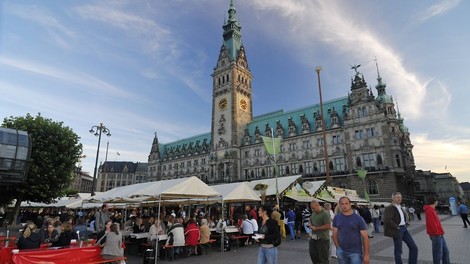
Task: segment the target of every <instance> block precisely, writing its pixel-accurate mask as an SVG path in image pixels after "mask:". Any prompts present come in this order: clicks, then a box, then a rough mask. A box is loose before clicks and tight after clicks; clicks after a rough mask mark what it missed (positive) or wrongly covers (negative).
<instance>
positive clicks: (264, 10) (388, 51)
mask: <svg viewBox="0 0 470 264" xmlns="http://www.w3.org/2000/svg"><path fill="white" fill-rule="evenodd" d="M229 3H230V1H229V0H223V1H221V0H173V1H167V0H155V1H150V0H148V1H143V0H142V1H141V0H128V1H125V0H123V1H104V0H103V1H59V0H48V1H33V0H30V1H27V0H26V1H12V0H11V1H9V0H5V1H1V2H0V94H1V95H0V117H1V118H2V119H3V118H4V117H9V116H24V115H26V113H31V114H32V115H36V114H37V113H38V112H40V113H41V114H42V115H43V116H45V117H48V118H51V119H53V120H57V121H63V122H64V124H65V125H66V126H69V127H71V128H72V129H73V130H74V131H75V132H76V133H77V134H78V135H79V136H80V137H81V142H82V143H83V145H84V154H85V155H86V156H87V157H86V158H84V159H83V160H82V166H83V170H85V171H89V172H90V173H92V172H93V167H94V161H95V157H96V147H97V138H96V137H95V136H93V135H92V134H90V133H89V132H88V131H89V129H90V128H91V126H93V125H99V123H100V122H103V123H104V124H105V125H106V126H107V127H108V128H109V129H110V130H111V133H112V136H111V137H110V138H103V139H102V145H101V152H100V161H104V156H105V149H106V142H108V141H109V154H108V160H111V161H114V160H128V161H135V162H136V161H140V162H146V161H147V156H148V154H149V151H150V147H151V143H152V140H153V136H154V133H155V132H157V133H158V137H159V140H160V142H162V143H168V142H172V141H175V140H178V139H182V138H185V137H189V136H194V135H198V134H202V133H206V132H209V131H210V126H211V124H210V121H211V95H212V79H211V77H210V74H211V73H212V70H213V67H214V66H215V64H216V60H217V57H218V54H219V50H220V47H221V44H222V24H223V21H224V17H228V15H227V10H228V8H229ZM234 3H235V7H236V10H237V17H238V19H239V20H240V23H241V26H242V40H243V43H244V46H245V49H246V52H247V58H248V63H249V66H250V68H251V71H252V74H253V76H254V79H253V84H252V86H253V110H254V114H255V115H259V114H264V113H267V112H271V111H275V110H279V109H284V110H293V109H297V108H300V107H304V106H307V105H312V104H316V103H318V102H319V99H318V87H317V79H316V73H315V70H314V69H315V67H316V66H317V65H321V66H322V68H323V70H322V72H321V79H322V88H323V98H324V100H325V101H326V100H329V99H334V98H337V97H342V96H346V95H347V93H348V91H349V89H350V78H351V77H352V76H353V74H354V72H353V71H352V70H351V69H350V65H353V64H361V65H362V66H361V67H360V68H359V70H360V71H361V72H362V73H363V74H364V76H365V79H366V81H367V82H368V84H369V85H372V86H375V84H376V83H377V81H376V78H377V74H376V68H375V61H374V59H375V58H377V60H378V64H379V67H380V74H381V76H382V78H383V81H384V82H385V83H386V84H387V93H388V94H390V95H392V96H393V98H394V99H395V100H396V101H397V102H398V106H399V110H400V112H401V113H402V117H404V118H405V124H406V125H407V126H408V128H409V129H410V132H411V140H412V143H413V144H414V150H413V153H414V156H415V161H416V165H417V169H423V170H432V171H435V172H446V171H447V172H450V173H452V174H453V175H454V176H456V177H457V178H458V179H459V180H460V181H470V165H469V164H470V162H469V159H470V122H469V117H468V113H469V112H470V111H469V110H470V107H469V102H470V93H469V92H468V83H469V80H468V69H470V49H469V48H468V47H469V44H470V31H469V30H468V29H467V27H468V24H469V23H470V18H469V17H468V12H469V11H470V2H469V1H459V0H448V1H392V0H387V1H373V0H362V1H355V0H351V1H313V0H256V1H252V0H235V1H234ZM374 93H375V94H377V93H376V91H375V89H374ZM117 152H119V154H120V155H119V156H118V155H117Z"/></svg>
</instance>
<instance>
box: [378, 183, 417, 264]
mask: <svg viewBox="0 0 470 264" xmlns="http://www.w3.org/2000/svg"><path fill="white" fill-rule="evenodd" d="M401 199H402V197H401V193H399V192H395V193H393V194H392V204H390V205H389V206H387V207H386V208H385V211H384V217H383V221H384V235H385V236H388V237H391V238H393V244H394V247H395V252H394V255H395V263H396V264H402V263H403V261H402V259H401V253H402V247H403V243H402V242H405V244H406V245H407V246H408V249H409V257H408V263H410V264H416V263H417V262H418V247H417V246H416V244H415V241H414V240H413V238H412V237H411V234H410V233H409V232H408V229H407V228H406V226H407V225H408V217H407V215H406V212H405V211H403V209H402V208H401Z"/></svg>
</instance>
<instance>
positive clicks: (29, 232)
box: [17, 223, 41, 249]
mask: <svg viewBox="0 0 470 264" xmlns="http://www.w3.org/2000/svg"><path fill="white" fill-rule="evenodd" d="M35 230H36V225H35V224H34V223H29V224H28V225H27V226H26V228H25V229H24V231H23V234H22V235H21V236H20V238H19V240H18V243H17V246H18V249H32V248H39V246H40V245H41V236H40V235H39V234H38V233H36V231H35Z"/></svg>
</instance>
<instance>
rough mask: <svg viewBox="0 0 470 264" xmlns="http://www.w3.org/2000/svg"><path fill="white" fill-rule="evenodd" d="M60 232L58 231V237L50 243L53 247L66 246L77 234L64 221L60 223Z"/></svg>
mask: <svg viewBox="0 0 470 264" xmlns="http://www.w3.org/2000/svg"><path fill="white" fill-rule="evenodd" d="M61 228H62V232H60V235H59V239H58V240H57V241H55V242H53V243H52V245H51V246H53V247H67V246H70V241H71V240H72V239H77V234H74V233H73V232H72V225H71V224H70V222H68V221H66V222H63V223H62V226H61Z"/></svg>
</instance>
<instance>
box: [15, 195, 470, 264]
mask: <svg viewBox="0 0 470 264" xmlns="http://www.w3.org/2000/svg"><path fill="white" fill-rule="evenodd" d="M391 198H392V199H391V204H390V205H388V206H385V205H380V206H379V205H373V206H372V205H368V204H364V205H357V204H353V203H352V202H351V201H350V199H349V198H348V197H341V198H340V199H339V201H338V203H337V204H330V203H327V202H326V203H320V202H319V201H312V202H311V203H310V204H309V206H291V205H287V206H286V207H285V208H284V210H282V209H281V208H280V207H279V205H275V206H273V207H271V206H269V207H268V206H264V205H262V206H254V205H252V206H246V207H244V209H242V210H240V208H238V209H235V210H234V208H230V210H229V213H228V214H227V217H225V218H223V217H222V214H221V212H220V210H215V211H213V212H212V214H209V213H204V211H203V210H202V209H196V210H193V212H192V215H191V216H187V215H186V212H185V211H184V210H182V209H180V210H178V211H175V210H168V211H165V210H163V211H162V212H161V214H156V213H155V212H154V211H153V212H152V211H143V212H134V213H133V214H132V215H131V216H130V217H129V219H127V221H124V219H123V218H122V217H121V216H122V215H121V212H118V211H114V212H111V211H110V210H109V208H108V206H107V205H103V206H102V208H100V209H99V210H96V211H91V212H89V213H88V214H84V213H81V211H80V213H77V214H70V213H65V214H61V215H59V216H57V215H56V216H50V215H44V216H41V217H38V218H40V219H41V220H42V221H41V223H39V222H38V219H35V220H36V221H32V222H28V224H27V225H26V226H25V229H24V231H23V233H22V234H21V236H20V237H19V240H18V241H17V245H18V248H19V249H30V248H38V247H39V246H40V245H41V244H47V245H49V246H52V247H63V246H68V245H70V241H71V240H72V239H79V240H80V239H81V240H83V239H88V238H92V237H93V238H96V239H97V244H98V245H101V246H102V247H103V250H102V254H103V255H109V256H122V255H123V248H122V244H123V240H122V239H123V236H122V233H121V230H129V231H131V232H132V233H142V232H148V242H151V243H157V241H158V243H162V245H163V244H165V245H174V246H176V247H181V248H184V249H185V250H184V251H183V252H179V251H178V250H176V251H175V254H177V255H178V254H185V255H186V254H187V255H199V254H201V252H200V250H201V249H200V248H198V245H199V244H204V243H207V242H209V240H210V239H211V229H212V230H214V229H215V230H216V231H217V232H218V233H221V230H222V229H223V228H225V227H227V226H229V225H234V226H236V227H237V228H238V231H239V233H240V234H241V235H243V236H244V237H246V239H245V240H244V241H242V244H241V246H247V245H250V244H255V243H257V244H259V250H258V263H260V264H264V263H277V254H278V251H277V246H279V244H280V243H281V240H282V238H285V239H287V240H292V241H295V240H296V239H300V238H301V237H302V236H301V234H302V233H305V237H306V238H307V239H309V248H308V251H309V254H310V258H311V261H312V263H329V259H330V258H337V259H338V262H339V263H340V264H341V263H365V264H367V263H369V262H370V253H369V240H370V239H372V238H374V234H375V233H380V232H384V236H386V237H390V238H392V240H393V244H394V258H395V263H402V252H403V250H402V244H403V243H405V244H406V245H407V247H408V249H409V250H408V252H409V256H408V263H417V259H418V247H417V246H416V243H415V242H414V240H413V237H412V236H411V234H410V233H409V232H408V229H407V227H408V225H409V222H410V221H413V220H416V221H419V220H421V211H422V210H423V211H424V213H425V215H426V231H427V234H428V235H429V237H430V240H431V246H432V252H433V262H434V263H441V262H442V263H450V254H449V250H448V248H447V245H446V241H445V239H444V234H445V232H444V230H443V228H442V225H441V223H440V220H439V218H438V216H437V214H438V213H439V211H438V210H437V209H436V207H437V206H438V202H437V200H436V199H435V198H434V197H430V198H429V200H428V201H427V204H426V205H425V206H424V207H422V208H413V207H412V206H409V207H406V206H405V205H403V204H402V196H401V193H399V192H396V193H393V194H392V197H391ZM146 210H147V209H146ZM458 212H459V214H460V216H461V217H462V221H463V224H464V228H467V227H468V225H470V222H469V220H468V208H467V206H466V205H465V204H461V205H460V206H459V208H458ZM222 219H224V220H222ZM159 235H166V239H164V240H160V241H159V239H157V238H158V236H159ZM154 245H155V244H154Z"/></svg>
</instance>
